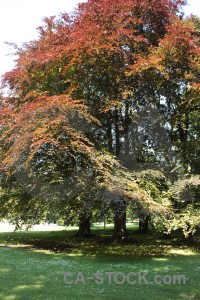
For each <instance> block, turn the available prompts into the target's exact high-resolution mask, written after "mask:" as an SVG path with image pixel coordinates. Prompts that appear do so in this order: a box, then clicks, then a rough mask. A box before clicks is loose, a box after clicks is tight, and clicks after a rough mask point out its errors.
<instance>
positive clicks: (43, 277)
mask: <svg viewBox="0 0 200 300" xmlns="http://www.w3.org/2000/svg"><path fill="white" fill-rule="evenodd" d="M75 232H76V230H75V228H69V229H67V230H61V231H31V232H15V233H13V232H9V233H8V232H2V233H0V246H1V247H0V276H1V277H0V282H1V284H0V299H3V300H4V299H5V300H12V299H13V300H14V299H34V300H35V299H50V300H51V299H56V300H57V299H58V300H60V299H70V300H71V299H72V300H73V299H74V300H75V299H80V300H82V299H83V300H85V299H99V300H103V299H108V300H110V299H113V300H114V299H136V300H137V299H144V300H146V299H148V300H151V299H154V300H157V299H158V300H161V299H164V300H165V299H166V300H170V299H176V300H179V299H196V300H197V299H198V300H199V299H200V276H199V274H200V252H199V250H198V247H197V243H192V242H190V243H189V242H188V241H184V240H183V239H182V238H179V237H177V236H174V237H173V238H171V239H163V237H162V235H159V234H156V233H154V232H152V233H151V234H145V235H141V234H138V233H137V231H136V230H135V227H130V226H129V235H130V237H131V239H130V240H128V241H116V240H112V239H111V234H112V227H108V228H106V230H104V229H103V227H101V226H94V227H93V232H94V233H95V234H96V236H94V237H91V238H87V239H82V238H79V237H75V236H74V233H75ZM98 271H99V272H101V273H102V274H103V275H102V279H103V282H100V281H98V282H100V283H101V284H97V283H96V282H95V280H96V277H95V274H96V272H98ZM67 272H71V273H73V276H72V278H70V277H66V279H67V280H68V281H70V280H71V279H72V280H73V284H66V283H65V281H64V274H66V273H67ZM106 272H114V273H115V274H116V273H117V272H121V273H124V274H125V275H126V276H127V274H129V273H130V272H134V273H135V274H136V275H137V274H138V273H141V274H144V272H147V275H146V279H147V281H148V284H147V283H146V282H145V281H144V280H142V281H141V284H139V282H136V283H135V284H130V283H128V282H127V280H125V282H124V283H123V284H117V283H116V282H115V278H114V275H115V274H114V275H112V278H111V284H109V280H108V274H106ZM78 273H81V274H80V275H79V277H78V279H79V280H78V279H77V276H78ZM156 275H158V276H161V277H160V278H164V277H165V276H168V277H167V278H169V277H170V278H173V276H174V275H184V276H185V278H186V283H185V284H178V282H177V283H176V284H173V283H171V284H164V283H163V282H162V283H161V284H155V283H154V278H155V276H156ZM87 277H93V279H87ZM116 278H117V281H118V282H120V281H122V279H123V275H122V274H121V275H120V274H119V275H118V277H116ZM125 278H126V279H127V277H125ZM135 278H138V275H137V276H135V277H134V278H133V277H131V281H133V279H135ZM76 280H77V282H76ZM84 281H85V283H84ZM151 282H152V283H153V284H151Z"/></svg>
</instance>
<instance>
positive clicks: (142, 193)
mask: <svg viewBox="0 0 200 300" xmlns="http://www.w3.org/2000/svg"><path fill="white" fill-rule="evenodd" d="M182 4H184V1H179V0H168V1H164V0H159V1H154V0H143V1H140V2H138V1H137V0H130V1H124V0H118V1H115V2H113V1H111V0H101V1H94V0H88V2H86V3H82V4H80V5H79V8H78V10H76V11H75V12H74V14H73V15H72V16H69V15H67V14H62V15H61V16H60V17H59V18H58V19H56V18H55V17H51V18H45V19H44V22H45V23H44V26H43V27H40V28H39V32H40V36H39V38H38V40H35V41H32V42H30V43H27V44H24V45H23V47H22V48H18V49H17V54H18V59H17V61H16V68H15V69H13V70H12V71H11V72H8V73H6V74H5V76H4V78H3V85H4V87H8V89H9V95H8V96H7V97H3V99H2V101H1V107H2V111H1V114H0V116H1V123H2V126H1V132H2V139H1V142H2V143H3V145H2V170H3V177H2V178H3V179H2V182H3V185H4V186H5V189H4V191H5V190H6V191H8V190H7V186H9V189H11V191H13V187H15V193H16V194H18V195H19V197H18V200H17V201H19V203H20V198H21V199H22V198H23V199H25V198H27V197H26V196H25V195H26V194H27V192H28V194H30V195H31V197H30V203H31V202H33V203H40V200H39V199H45V201H44V203H43V204H44V205H43V207H44V210H43V212H42V213H41V214H39V213H38V220H39V219H42V218H50V215H55V216H58V215H60V216H61V215H62V217H64V215H65V216H68V218H69V219H73V218H75V217H79V221H80V225H81V226H80V230H79V234H84V235H87V234H89V233H90V220H91V218H92V215H93V212H94V210H100V209H101V208H102V206H104V208H105V207H109V208H111V209H112V211H113V214H114V223H115V229H114V233H115V235H125V234H126V226H125V225H126V212H127V209H129V208H130V207H132V209H135V211H136V214H137V215H138V216H139V217H141V218H143V217H144V216H148V215H150V214H154V213H155V214H157V213H159V212H160V214H163V215H165V213H167V211H168V208H166V207H165V206H164V205H163V203H160V204H159V201H157V202H155V200H157V199H156V197H155V195H153V194H152V192H151V191H150V190H149V189H148V187H146V185H143V187H140V185H139V184H138V183H135V182H134V180H133V178H132V177H131V172H135V171H137V170H136V169H137V168H138V166H139V165H140V167H142V168H143V169H147V168H148V169H149V168H150V165H151V168H152V166H153V168H154V169H155V168H156V169H160V170H161V171H163V172H164V175H165V176H167V174H168V176H169V174H171V172H172V170H173V169H174V166H175V165H176V163H177V161H178V164H179V165H180V166H181V165H183V166H184V168H185V170H186V171H188V168H189V165H190V166H191V167H192V166H193V169H195V167H194V165H196V163H195V157H197V154H198V151H197V146H196V144H195V143H193V141H192V138H191V136H192V134H193V133H195V134H198V129H197V122H198V118H199V114H198V113H197V114H196V113H195V110H196V107H197V106H198V84H197V81H198V76H199V66H198V63H197V61H198V59H199V46H198V45H199V44H198V41H197V37H198V35H197V33H196V32H197V30H196V29H194V28H192V26H193V27H195V26H196V27H195V28H197V27H198V22H197V20H196V19H195V21H194V20H192V21H187V22H186V21H185V20H180V17H179V13H180V11H181V7H182ZM191 24H193V25H191ZM195 30H196V31H195ZM180 49H181V51H180ZM188 85H189V87H188ZM194 95H195V97H194ZM193 97H194V98H193ZM192 99H194V100H192ZM191 101H192V105H191ZM138 116H140V117H138ZM161 117H162V121H161ZM155 120H156V122H157V123H156V124H159V123H162V126H161V125H160V127H159V131H158V132H157V129H158V126H157V125H156V126H154V125H152V126H151V124H152V121H153V122H154V123H155ZM141 128H142V134H141V133H140V132H141ZM163 130H165V131H166V132H167V133H168V134H169V136H170V138H171V142H170V143H169V144H168V145H167V147H168V146H169V147H168V148H170V151H168V150H169V149H167V147H166V145H164V142H165V141H166V138H165V137H166V135H165V134H160V132H163ZM189 130H190V132H191V134H189V133H188V132H189ZM22 139H23V143H21V140H22ZM190 141H191V143H190ZM191 144H193V145H194V148H193V149H195V150H194V151H193V150H191ZM189 145H190V146H189ZM174 148H175V150H174ZM169 152H170V158H169V155H168V154H169ZM106 153H107V154H106ZM113 155H114V157H113ZM176 157H177V158H176ZM117 159H118V160H117ZM104 161H105V162H104ZM119 161H120V162H119ZM123 167H126V168H125V169H123ZM136 167H137V168H136ZM170 176H171V175H170ZM119 180H120V181H119ZM19 181H20V183H21V185H23V189H24V190H25V191H24V192H25V193H24V192H21V187H19ZM116 182H117V184H116ZM8 183H9V184H8ZM111 185H112V187H111ZM136 191H137V192H136ZM22 194H23V195H24V197H22V196H21V195H22ZM105 195H106V196H105ZM152 195H153V196H152ZM105 197H106V198H105ZM28 198H29V197H28ZM153 198H154V199H153ZM3 199H4V200H3V202H2V203H3V206H4V205H6V203H7V200H6V199H8V197H7V198H6V196H4V197H3ZM49 199H51V201H49ZM102 199H107V200H106V201H107V202H108V203H107V204H105V201H103V202H102ZM27 201H28V200H27ZM16 203H18V202H16V198H14V200H13V203H12V206H13V207H15V204H16ZM22 203H23V201H22V202H21V204H22ZM28 203H29V201H28ZM134 203H137V205H136V204H135V205H134ZM148 203H149V204H148ZM21 204H20V205H19V206H18V208H19V209H18V211H19V212H20V211H22V210H23V209H22V206H23V204H22V205H21ZM36 206H37V210H38V205H36ZM16 207H17V205H16ZM23 207H24V211H23V214H22V215H23V216H25V214H26V210H27V208H25V207H26V206H23ZM30 207H33V206H30ZM156 207H157V208H156ZM30 210H31V208H30ZM37 210H36V212H37ZM14 211H17V209H15V208H14V209H13V212H14ZM24 220H27V219H26V218H24Z"/></svg>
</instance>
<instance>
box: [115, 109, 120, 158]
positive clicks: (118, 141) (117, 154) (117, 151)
mask: <svg viewBox="0 0 200 300" xmlns="http://www.w3.org/2000/svg"><path fill="white" fill-rule="evenodd" d="M115 142H116V148H115V155H116V156H117V157H118V156H119V153H120V133H119V112H118V109H115Z"/></svg>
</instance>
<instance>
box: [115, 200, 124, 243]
mask: <svg viewBox="0 0 200 300" xmlns="http://www.w3.org/2000/svg"><path fill="white" fill-rule="evenodd" d="M113 236H114V237H118V238H122V237H125V236H127V230H126V203H125V202H124V201H122V202H119V203H118V205H116V207H115V209H114V233H113Z"/></svg>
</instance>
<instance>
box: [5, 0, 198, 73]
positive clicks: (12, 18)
mask: <svg viewBox="0 0 200 300" xmlns="http://www.w3.org/2000/svg"><path fill="white" fill-rule="evenodd" d="M84 1H86V0H28V1H27V0H0V76H1V75H2V74H3V73H5V72H7V71H10V70H11V69H12V68H13V67H14V58H15V57H14V56H13V55H12V53H13V49H12V48H11V47H9V46H8V45H6V44H5V42H12V43H16V44H17V45H18V46H20V45H21V44H22V43H24V42H28V41H30V40H33V39H36V38H37V36H38V35H37V30H36V28H37V27H38V26H40V25H42V18H43V17H45V16H47V17H49V16H52V15H58V14H59V13H60V12H71V11H72V10H73V8H75V7H76V5H77V4H78V3H80V2H84ZM188 4H189V6H187V7H186V8H185V13H186V15H189V14H191V13H193V14H196V15H199V16H200V1H199V0H188Z"/></svg>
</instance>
